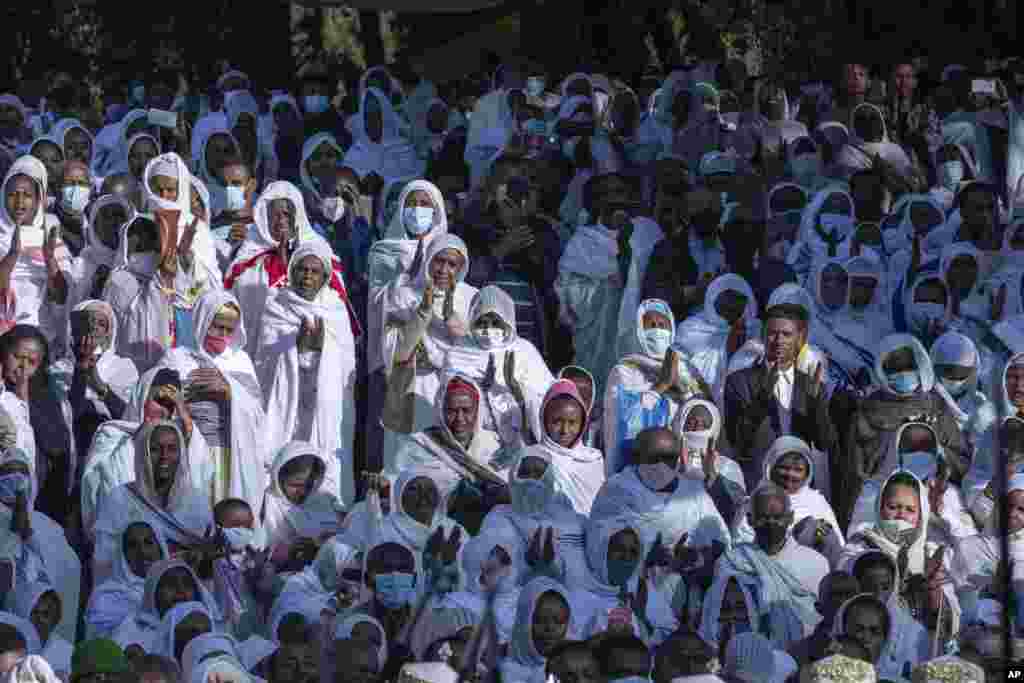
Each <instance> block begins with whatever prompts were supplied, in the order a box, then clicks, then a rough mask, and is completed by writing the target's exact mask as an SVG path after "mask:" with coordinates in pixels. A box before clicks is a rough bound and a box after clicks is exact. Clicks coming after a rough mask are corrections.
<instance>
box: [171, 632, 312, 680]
mask: <svg viewBox="0 0 1024 683" xmlns="http://www.w3.org/2000/svg"><path fill="white" fill-rule="evenodd" d="M254 641H258V642H259V645H258V646H257V647H255V648H254V647H253V645H254V644H256V643H255V642H254ZM270 648H275V650H271V653H270V654H268V653H267V650H268V649H270ZM276 648H277V646H276V645H274V644H273V643H270V642H269V641H265V640H262V639H250V640H249V641H246V642H243V643H239V642H238V641H237V640H235V639H234V638H232V637H231V636H229V635H227V634H226V633H215V632H207V633H203V634H200V635H197V636H195V637H193V638H192V639H191V640H190V641H189V642H188V644H187V645H186V646H185V648H184V649H183V650H182V652H181V672H182V674H183V675H184V676H185V679H184V680H183V681H182V683H193V682H195V683H208V682H209V681H211V680H214V681H216V680H221V681H225V682H228V681H229V682H230V683H262V682H261V681H260V680H259V679H257V678H255V676H250V674H248V673H246V672H247V671H252V670H253V669H254V668H255V667H256V666H258V665H259V663H260V661H262V659H266V658H267V657H269V656H271V654H273V653H274V651H276ZM254 653H255V659H256V661H253V659H254ZM261 655H262V657H261ZM200 674H202V675H200ZM218 675H220V676H221V677H222V678H220V679H218V678H217V676H218ZM300 680H301V679H300ZM275 683H276V682H275Z"/></svg>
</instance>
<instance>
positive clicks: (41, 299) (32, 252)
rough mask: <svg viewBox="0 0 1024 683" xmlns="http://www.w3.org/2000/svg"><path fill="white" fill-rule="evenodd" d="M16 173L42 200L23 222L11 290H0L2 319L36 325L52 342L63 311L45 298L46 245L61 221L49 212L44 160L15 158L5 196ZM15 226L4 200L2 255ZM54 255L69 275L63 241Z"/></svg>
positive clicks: (0, 235) (1, 209)
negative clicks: (29, 182) (32, 214)
mask: <svg viewBox="0 0 1024 683" xmlns="http://www.w3.org/2000/svg"><path fill="white" fill-rule="evenodd" d="M17 176H23V177H26V178H28V179H29V180H30V181H32V184H33V186H34V188H35V190H36V197H37V199H38V200H39V201H38V204H37V206H36V213H35V215H34V216H31V217H28V218H26V219H25V220H23V221H22V223H23V224H22V226H21V251H20V253H19V255H18V260H17V262H16V263H15V265H14V270H13V272H12V273H11V281H10V289H9V290H7V291H6V292H0V319H2V320H5V321H8V323H9V324H18V323H25V324H29V325H37V326H38V327H39V328H40V330H42V332H43V334H44V335H45V336H46V338H47V339H48V340H49V341H50V342H51V343H52V342H53V340H54V339H55V338H57V336H58V335H59V334H60V333H61V332H62V326H63V322H64V310H63V307H60V306H57V305H56V304H53V303H48V302H47V301H46V290H47V280H48V278H47V274H46V262H45V259H44V257H43V245H44V243H45V242H46V239H47V236H48V235H49V233H50V231H51V230H53V228H55V227H57V226H58V225H60V221H59V220H58V219H57V217H56V216H54V215H53V214H49V213H46V197H47V191H48V188H49V184H48V181H47V174H46V167H45V166H43V162H41V161H39V159H36V158H35V157H33V156H23V157H20V158H19V159H18V160H17V161H15V162H14V164H12V165H11V167H10V169H9V170H8V171H7V175H6V176H4V184H3V193H4V197H5V198H6V196H7V192H8V191H9V190H10V183H11V182H12V181H13V179H14V178H15V177H17ZM15 229H16V228H15V217H14V216H12V215H11V214H10V213H9V212H8V210H7V202H6V200H5V201H4V202H3V203H2V204H0V256H5V255H6V254H7V253H8V252H9V251H10V250H11V246H12V244H13V242H14V232H15ZM54 258H55V259H56V262H57V267H58V268H59V269H60V270H61V272H63V273H64V277H65V278H66V279H68V278H70V277H71V254H70V253H69V252H68V249H67V247H66V246H64V243H63V242H58V243H57V248H56V250H55V252H54Z"/></svg>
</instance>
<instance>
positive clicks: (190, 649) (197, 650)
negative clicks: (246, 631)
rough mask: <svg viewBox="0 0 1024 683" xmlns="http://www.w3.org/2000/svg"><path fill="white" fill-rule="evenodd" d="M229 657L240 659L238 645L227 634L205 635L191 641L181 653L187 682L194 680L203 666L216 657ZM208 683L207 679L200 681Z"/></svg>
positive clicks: (182, 670) (182, 667) (183, 671)
mask: <svg viewBox="0 0 1024 683" xmlns="http://www.w3.org/2000/svg"><path fill="white" fill-rule="evenodd" d="M218 656H228V657H231V658H234V659H237V658H238V643H237V642H236V641H235V639H234V638H232V637H231V636H229V635H228V634H226V633H204V634H202V635H199V636H196V637H195V638H193V639H192V640H190V641H189V643H188V645H186V646H185V649H184V650H183V651H182V653H181V672H182V673H183V674H184V675H185V678H186V680H192V677H193V674H194V673H195V672H196V670H197V669H198V668H200V667H201V666H202V664H203V663H204V662H205V661H206V660H208V659H212V658H214V657H218ZM200 680H201V682H202V683H206V679H200Z"/></svg>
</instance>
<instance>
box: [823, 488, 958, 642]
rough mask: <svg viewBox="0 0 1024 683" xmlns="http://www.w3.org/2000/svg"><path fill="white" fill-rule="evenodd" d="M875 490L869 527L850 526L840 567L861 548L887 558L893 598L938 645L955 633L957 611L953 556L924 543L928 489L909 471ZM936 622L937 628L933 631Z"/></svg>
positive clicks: (847, 565) (926, 538)
mask: <svg viewBox="0 0 1024 683" xmlns="http://www.w3.org/2000/svg"><path fill="white" fill-rule="evenodd" d="M880 491H881V493H880V494H879V495H878V497H877V499H876V501H875V517H874V520H873V522H872V525H871V526H869V527H867V528H864V529H861V530H858V531H855V530H854V527H853V526H851V528H850V530H849V531H850V532H851V533H850V537H849V538H848V539H847V543H846V546H844V548H843V551H842V554H841V560H840V566H841V567H844V568H846V569H852V568H853V566H854V563H855V561H856V560H857V558H858V557H859V556H860V555H861V553H863V552H864V551H865V550H872V549H873V550H880V551H882V552H884V553H885V554H886V555H888V556H889V557H890V558H891V559H893V560H894V561H895V564H896V570H897V574H896V578H897V579H898V580H899V583H898V584H894V585H895V586H896V587H895V588H894V590H893V596H892V599H899V600H902V603H901V604H903V605H906V606H907V609H908V610H909V611H910V613H911V615H912V616H914V617H915V618H916V619H917V620H918V621H920V622H921V623H922V624H923V625H925V626H926V627H927V628H928V629H929V631H931V632H932V633H933V637H934V638H937V639H938V642H939V643H940V645H943V644H944V643H945V640H946V639H947V638H949V637H951V636H953V635H955V634H956V633H957V631H958V630H959V625H960V614H961V609H960V602H959V600H958V599H957V595H956V591H955V587H954V583H953V581H949V580H948V578H947V575H948V574H949V573H951V565H952V553H949V554H948V555H947V554H944V553H942V552H939V550H938V548H939V547H941V546H940V545H939V544H937V543H935V542H933V541H932V540H930V539H929V537H930V536H933V534H932V533H930V531H931V528H930V526H929V525H930V524H931V521H930V520H931V515H932V512H931V501H930V498H932V497H933V496H932V495H931V491H930V489H929V487H928V486H926V485H925V484H923V483H922V481H921V480H920V479H919V478H918V476H917V475H916V474H914V473H913V472H912V471H910V470H908V469H898V470H896V471H895V472H894V473H893V474H892V476H890V477H889V478H888V479H886V481H885V483H884V484H883V485H882V487H881V488H880ZM943 540H945V539H943ZM940 610H941V612H940ZM939 621H941V628H940V630H939V631H938V632H937V633H936V632H935V629H936V624H937V622H939Z"/></svg>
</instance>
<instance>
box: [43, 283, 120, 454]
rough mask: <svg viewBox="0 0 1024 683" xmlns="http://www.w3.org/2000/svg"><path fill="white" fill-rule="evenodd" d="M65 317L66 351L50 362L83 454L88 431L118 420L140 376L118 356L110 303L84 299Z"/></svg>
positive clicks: (87, 447)
mask: <svg viewBox="0 0 1024 683" xmlns="http://www.w3.org/2000/svg"><path fill="white" fill-rule="evenodd" d="M69 317H70V321H69V323H70V325H69V326H70V328H71V333H70V340H69V341H70V343H69V348H68V354H67V355H66V356H65V357H64V358H62V359H60V360H58V361H57V362H56V363H54V364H53V365H52V366H51V367H50V376H51V378H53V379H55V380H56V381H57V386H58V387H60V388H61V389H63V395H61V398H62V399H67V400H68V402H69V403H70V408H71V417H72V421H71V424H69V425H68V428H69V429H71V430H72V431H73V434H74V439H75V448H76V452H78V453H81V454H82V456H83V462H85V458H84V456H85V455H86V453H88V450H89V445H90V444H91V443H92V439H93V435H94V434H95V432H96V430H97V428H98V427H99V425H100V424H102V423H103V422H105V421H107V420H120V419H122V418H123V417H124V413H125V410H126V409H127V401H128V399H129V398H130V396H131V390H132V387H133V386H134V385H135V384H136V383H137V382H138V381H139V373H138V371H137V370H136V369H135V364H134V363H132V361H131V360H129V359H127V358H122V357H120V356H118V355H117V353H116V348H117V318H116V317H115V315H114V309H113V308H111V306H110V304H108V303H106V302H103V301H98V300H95V299H89V300H86V301H83V302H82V303H80V304H78V305H77V306H75V307H74V309H72V311H71V315H70V316H69Z"/></svg>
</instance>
